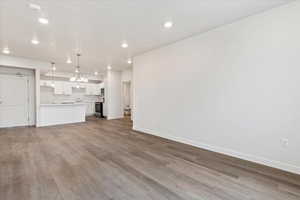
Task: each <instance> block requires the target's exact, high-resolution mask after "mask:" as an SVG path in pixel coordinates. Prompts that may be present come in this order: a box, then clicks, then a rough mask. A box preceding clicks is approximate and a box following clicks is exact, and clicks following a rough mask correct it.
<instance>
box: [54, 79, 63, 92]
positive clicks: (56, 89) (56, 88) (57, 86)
mask: <svg viewBox="0 0 300 200" xmlns="http://www.w3.org/2000/svg"><path fill="white" fill-rule="evenodd" d="M54 94H64V83H63V82H59V81H55V85H54Z"/></svg>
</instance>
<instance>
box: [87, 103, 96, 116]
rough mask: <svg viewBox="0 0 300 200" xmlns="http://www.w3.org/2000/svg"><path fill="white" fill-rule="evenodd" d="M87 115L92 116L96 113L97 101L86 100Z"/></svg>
mask: <svg viewBox="0 0 300 200" xmlns="http://www.w3.org/2000/svg"><path fill="white" fill-rule="evenodd" d="M85 113H86V116H92V115H94V114H95V103H94V102H86V111H85Z"/></svg>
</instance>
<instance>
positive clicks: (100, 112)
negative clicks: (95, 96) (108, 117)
mask: <svg viewBox="0 0 300 200" xmlns="http://www.w3.org/2000/svg"><path fill="white" fill-rule="evenodd" d="M95 115H96V117H100V118H104V115H103V103H102V102H95Z"/></svg>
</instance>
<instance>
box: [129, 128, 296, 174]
mask: <svg viewBox="0 0 300 200" xmlns="http://www.w3.org/2000/svg"><path fill="white" fill-rule="evenodd" d="M133 130H136V131H140V132H143V133H146V134H151V135H155V136H158V137H162V138H166V139H169V140H173V141H176V142H180V143H184V144H189V145H192V146H195V147H198V148H201V149H206V150H210V151H213V152H217V153H222V154H225V155H229V156H233V157H236V158H239V159H242V160H247V161H251V162H255V163H258V164H262V165H266V166H269V167H273V168H277V169H280V170H284V171H287V172H291V173H295V174H299V175H300V167H298V166H295V165H290V164H286V163H282V162H279V161H274V160H268V159H266V158H262V157H257V156H253V155H249V154H244V153H240V152H236V151H234V150H231V149H226V148H222V147H216V146H213V145H208V144H203V143H201V142H195V141H191V140H190V139H186V138H182V137H176V136H172V135H169V134H162V133H159V131H155V130H151V129H147V128H142V127H138V126H133Z"/></svg>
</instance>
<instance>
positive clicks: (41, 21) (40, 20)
mask: <svg viewBox="0 0 300 200" xmlns="http://www.w3.org/2000/svg"><path fill="white" fill-rule="evenodd" d="M39 22H40V23H41V24H48V23H49V21H48V19H46V18H43V17H41V18H39Z"/></svg>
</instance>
